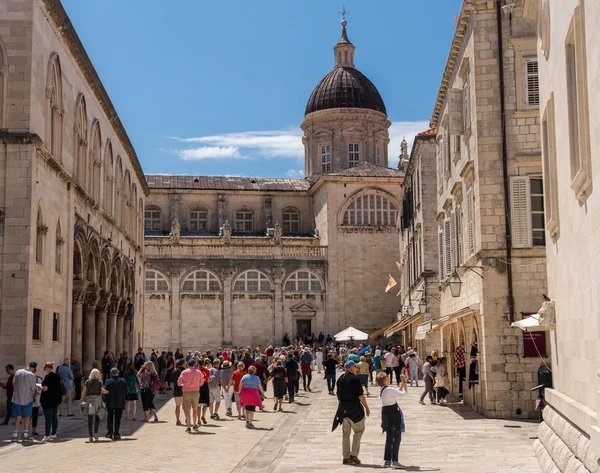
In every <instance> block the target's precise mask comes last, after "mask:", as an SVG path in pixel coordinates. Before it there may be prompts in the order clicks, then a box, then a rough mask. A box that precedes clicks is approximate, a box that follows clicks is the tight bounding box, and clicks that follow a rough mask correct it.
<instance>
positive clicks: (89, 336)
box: [83, 291, 98, 372]
mask: <svg viewBox="0 0 600 473" xmlns="http://www.w3.org/2000/svg"><path fill="white" fill-rule="evenodd" d="M97 304H98V292H96V291H93V292H88V293H86V295H85V301H84V306H83V369H84V371H86V372H88V371H90V370H91V369H92V362H93V361H94V360H95V359H96V305H97Z"/></svg>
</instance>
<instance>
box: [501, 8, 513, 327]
mask: <svg viewBox="0 0 600 473" xmlns="http://www.w3.org/2000/svg"><path fill="white" fill-rule="evenodd" d="M496 20H497V22H498V27H497V33H498V68H499V71H498V75H499V79H500V117H501V123H502V178H503V181H504V225H505V228H506V231H505V242H506V263H507V264H506V278H507V282H508V320H509V322H510V323H512V322H514V321H515V299H514V297H513V278H512V236H511V228H510V221H511V213H510V200H509V199H510V186H509V179H508V152H507V150H506V108H505V96H504V47H503V44H502V0H496Z"/></svg>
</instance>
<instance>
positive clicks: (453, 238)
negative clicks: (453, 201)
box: [450, 212, 458, 268]
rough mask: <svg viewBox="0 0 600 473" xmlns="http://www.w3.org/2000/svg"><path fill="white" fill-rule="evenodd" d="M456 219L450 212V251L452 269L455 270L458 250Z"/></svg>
mask: <svg viewBox="0 0 600 473" xmlns="http://www.w3.org/2000/svg"><path fill="white" fill-rule="evenodd" d="M455 219H456V217H455V213H454V212H452V214H451V215H450V249H451V256H452V267H453V268H455V267H457V266H458V254H457V253H458V250H457V247H456V220H455Z"/></svg>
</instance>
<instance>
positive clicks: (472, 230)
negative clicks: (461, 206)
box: [467, 188, 475, 256]
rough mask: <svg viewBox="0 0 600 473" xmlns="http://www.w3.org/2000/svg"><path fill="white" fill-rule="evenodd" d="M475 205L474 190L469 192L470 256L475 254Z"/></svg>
mask: <svg viewBox="0 0 600 473" xmlns="http://www.w3.org/2000/svg"><path fill="white" fill-rule="evenodd" d="M474 205H475V203H474V202H473V189H472V188H471V189H469V190H468V191H467V248H468V252H469V256H471V255H473V253H475V209H474Z"/></svg>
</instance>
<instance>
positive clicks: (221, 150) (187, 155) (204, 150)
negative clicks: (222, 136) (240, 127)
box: [175, 146, 244, 161]
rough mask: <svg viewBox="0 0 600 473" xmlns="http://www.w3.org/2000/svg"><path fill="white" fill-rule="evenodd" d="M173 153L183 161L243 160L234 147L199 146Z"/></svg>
mask: <svg viewBox="0 0 600 473" xmlns="http://www.w3.org/2000/svg"><path fill="white" fill-rule="evenodd" d="M175 153H176V154H177V155H178V156H179V157H180V158H181V159H183V160H184V161H198V160H201V159H216V158H232V159H243V158H244V156H242V155H241V154H240V150H239V149H238V148H236V147H235V146H201V147H199V148H187V149H179V150H176V151H175Z"/></svg>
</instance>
